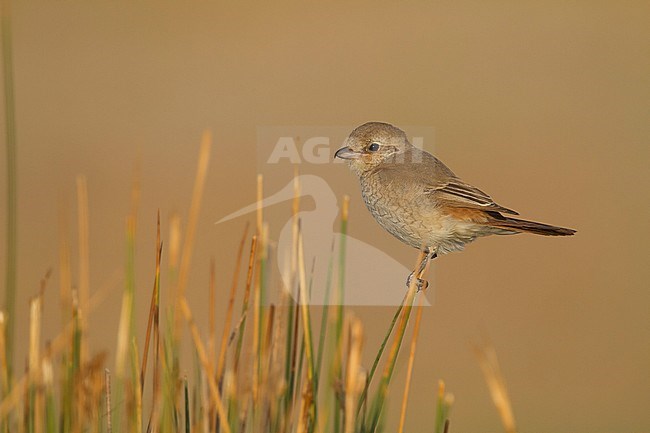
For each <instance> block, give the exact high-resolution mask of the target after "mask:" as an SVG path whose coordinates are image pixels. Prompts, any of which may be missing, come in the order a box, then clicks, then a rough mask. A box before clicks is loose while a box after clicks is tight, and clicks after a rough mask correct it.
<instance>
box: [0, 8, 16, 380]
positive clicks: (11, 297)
mask: <svg viewBox="0 0 650 433" xmlns="http://www.w3.org/2000/svg"><path fill="white" fill-rule="evenodd" d="M10 3H11V2H10V0H0V15H1V20H0V21H1V27H2V67H3V75H4V94H5V140H6V145H7V256H6V264H5V269H6V275H5V311H6V312H7V318H6V319H7V323H6V328H5V332H6V335H5V345H6V346H5V347H6V363H7V365H6V370H7V379H8V385H9V391H11V387H12V382H13V363H14V334H15V330H14V327H15V323H16V257H17V255H18V254H17V253H18V247H17V246H18V241H17V238H18V234H17V233H18V230H17V223H18V210H17V209H18V207H17V204H16V203H17V174H16V152H17V149H16V108H15V98H14V78H13V69H14V68H13V51H12V44H11V9H10V6H11V5H10Z"/></svg>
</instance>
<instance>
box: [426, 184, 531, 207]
mask: <svg viewBox="0 0 650 433" xmlns="http://www.w3.org/2000/svg"><path fill="white" fill-rule="evenodd" d="M428 192H429V193H431V194H435V196H436V199H437V200H441V201H443V202H444V203H445V204H446V205H448V206H453V207H467V208H471V209H484V210H486V211H496V212H503V213H507V214H511V215H519V214H518V213H517V212H515V211H514V210H512V209H508V208H506V207H503V206H500V205H498V204H496V203H495V202H494V200H492V197H490V196H489V195H487V194H486V193H484V192H483V191H481V190H480V189H478V188H475V187H473V186H472V185H469V184H467V183H465V182H463V181H462V180H460V179H458V178H452V179H449V180H448V181H447V182H445V183H443V184H440V185H438V186H436V187H432V188H430V189H429V191H428Z"/></svg>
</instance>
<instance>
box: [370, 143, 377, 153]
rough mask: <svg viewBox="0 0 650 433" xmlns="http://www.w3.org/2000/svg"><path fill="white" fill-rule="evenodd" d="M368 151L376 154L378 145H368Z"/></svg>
mask: <svg viewBox="0 0 650 433" xmlns="http://www.w3.org/2000/svg"><path fill="white" fill-rule="evenodd" d="M368 150H369V151H370V152H376V151H378V150H379V143H370V146H368Z"/></svg>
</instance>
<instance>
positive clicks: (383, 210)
mask: <svg viewBox="0 0 650 433" xmlns="http://www.w3.org/2000/svg"><path fill="white" fill-rule="evenodd" d="M361 195H362V196H363V200H364V202H365V204H366V207H367V208H368V210H369V211H370V213H371V214H372V216H373V217H374V218H375V220H377V222H378V223H379V225H381V226H382V227H383V228H384V229H385V230H386V231H388V232H389V233H391V234H392V235H393V236H395V237H396V238H398V239H400V240H401V241H402V242H404V243H406V244H408V245H410V246H412V247H414V248H420V247H421V245H422V243H423V238H424V235H425V233H426V232H427V227H426V226H425V221H426V220H428V219H429V218H428V217H426V216H425V215H423V207H422V205H423V203H422V201H423V200H422V197H421V196H420V194H418V192H417V190H415V189H413V188H408V187H406V186H405V185H401V184H400V183H399V182H398V181H394V180H393V181H391V180H384V179H380V178H376V177H368V178H366V179H363V178H362V179H361ZM432 211H433V209H428V210H427V213H431V212H432Z"/></svg>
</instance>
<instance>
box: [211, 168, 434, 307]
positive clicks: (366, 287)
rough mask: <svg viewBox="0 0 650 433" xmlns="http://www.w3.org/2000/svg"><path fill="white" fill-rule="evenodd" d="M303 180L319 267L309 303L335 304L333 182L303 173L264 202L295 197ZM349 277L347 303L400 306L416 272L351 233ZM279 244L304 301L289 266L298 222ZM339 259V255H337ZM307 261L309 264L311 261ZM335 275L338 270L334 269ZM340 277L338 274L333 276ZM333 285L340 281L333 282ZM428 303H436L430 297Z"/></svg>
mask: <svg viewBox="0 0 650 433" xmlns="http://www.w3.org/2000/svg"><path fill="white" fill-rule="evenodd" d="M296 181H297V182H298V183H299V185H300V197H301V198H303V197H311V198H312V199H313V200H314V203H315V208H314V209H313V210H301V211H299V213H298V215H297V217H298V218H299V220H300V227H301V232H302V237H303V245H304V262H305V264H311V263H313V272H312V273H311V276H310V277H309V279H310V280H311V284H310V290H309V294H308V299H307V300H306V301H307V303H309V304H312V305H323V304H332V303H336V304H338V303H339V302H338V301H337V300H332V299H331V297H330V299H328V297H327V296H326V294H327V284H328V273H329V272H330V271H328V268H329V264H330V261H332V262H333V263H336V262H337V261H338V258H337V257H335V256H333V255H336V254H338V251H339V247H340V243H341V240H342V236H343V235H342V234H341V233H337V232H335V231H334V226H335V222H336V218H337V216H338V213H339V206H338V201H337V198H336V195H335V194H334V192H333V191H332V188H331V187H330V186H329V184H328V183H327V182H326V181H325V180H324V179H323V178H321V177H319V176H316V175H311V174H303V175H299V176H297V178H295V179H294V180H293V181H290V182H289V183H287V184H286V185H285V186H284V187H283V188H282V189H280V190H279V191H277V192H275V193H274V194H272V195H271V196H269V197H266V198H264V199H262V202H261V203H260V204H259V205H261V206H262V207H263V208H265V207H269V206H272V205H275V204H278V203H282V202H286V201H289V200H292V199H293V198H294V182H296ZM257 208H258V203H252V204H250V205H248V206H244V207H243V208H241V209H239V210H237V211H236V212H233V213H231V214H229V215H227V216H225V217H223V218H221V219H220V220H219V221H217V224H223V223H226V222H227V221H231V220H233V219H235V218H239V217H242V216H244V215H246V214H249V213H252V212H254V211H255V210H256V209H257ZM345 242H346V254H345V260H346V262H345V269H346V272H345V280H344V290H343V299H342V303H343V304H344V305H360V306H361V305H365V306H378V305H400V304H401V303H402V300H403V297H404V293H405V288H404V275H406V274H408V273H409V272H411V270H410V269H409V268H407V267H406V266H404V265H403V264H402V263H400V262H399V261H397V260H395V259H394V258H392V257H391V256H390V255H388V254H387V253H385V252H384V251H382V250H380V249H378V248H376V247H374V246H372V245H370V244H368V243H366V242H364V241H362V240H360V239H356V238H353V237H350V236H347V238H346V241H345ZM276 246H277V252H276V255H275V256H276V257H277V260H276V262H277V268H278V271H279V272H280V275H281V276H282V281H283V284H284V287H285V288H286V289H287V290H288V291H289V293H290V294H291V296H292V297H293V298H294V299H295V300H296V301H298V300H299V297H298V289H297V288H296V287H291V286H292V282H291V281H290V280H291V278H290V277H289V273H288V272H287V269H289V268H290V260H291V248H292V221H291V219H290V218H289V219H288V220H287V222H286V223H285V224H284V226H283V227H282V229H281V230H280V234H279V238H278V239H277V242H276ZM332 259H334V260H332ZM306 266H307V265H306ZM332 275H335V274H332ZM329 280H331V281H334V280H335V278H331V279H329ZM332 284H333V285H334V284H336V283H335V282H332ZM424 304H425V305H430V303H429V302H428V301H426V300H425V303H424Z"/></svg>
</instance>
